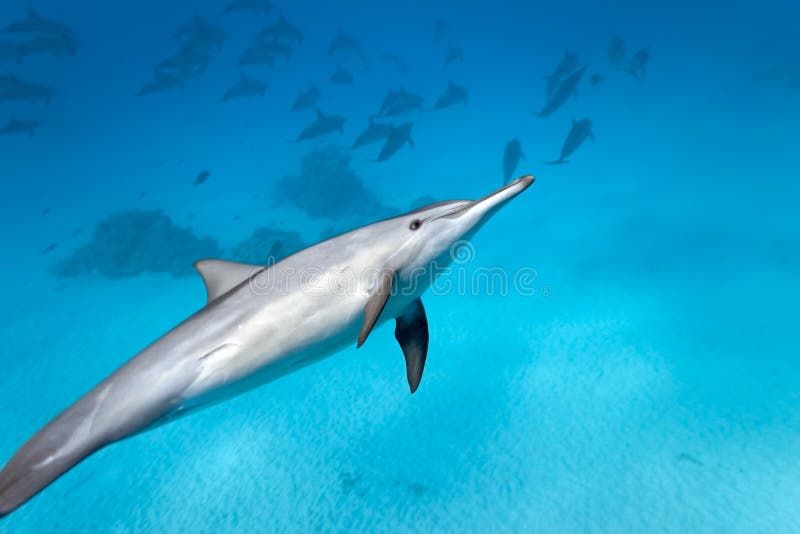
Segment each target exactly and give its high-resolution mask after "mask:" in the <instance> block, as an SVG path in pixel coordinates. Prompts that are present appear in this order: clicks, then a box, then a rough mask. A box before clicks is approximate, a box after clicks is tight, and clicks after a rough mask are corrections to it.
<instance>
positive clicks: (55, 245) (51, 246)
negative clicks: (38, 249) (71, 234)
mask: <svg viewBox="0 0 800 534" xmlns="http://www.w3.org/2000/svg"><path fill="white" fill-rule="evenodd" d="M56 248H58V243H50V244H49V245H47V246H46V247H44V248H43V249H42V254H48V253H50V252H53V251H54V250H55V249H56Z"/></svg>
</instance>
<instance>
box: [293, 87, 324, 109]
mask: <svg viewBox="0 0 800 534" xmlns="http://www.w3.org/2000/svg"><path fill="white" fill-rule="evenodd" d="M317 100H319V89H317V88H316V87H314V86H313V85H312V86H311V87H309V88H308V90H306V91H300V94H298V95H297V98H295V99H294V102H293V103H292V111H300V110H303V109H313V108H316V107H317Z"/></svg>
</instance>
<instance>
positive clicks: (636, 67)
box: [628, 48, 650, 80]
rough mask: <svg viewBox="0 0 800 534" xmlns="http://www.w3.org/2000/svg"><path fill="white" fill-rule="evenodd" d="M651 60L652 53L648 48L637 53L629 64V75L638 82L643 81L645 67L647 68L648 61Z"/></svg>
mask: <svg viewBox="0 0 800 534" xmlns="http://www.w3.org/2000/svg"><path fill="white" fill-rule="evenodd" d="M649 59H650V51H649V50H648V49H646V48H644V49H642V50H639V51H638V52H636V53H635V54H634V55H633V56H632V57H631V59H630V61H629V62H628V73H629V74H630V75H631V76H633V77H634V78H636V79H637V80H641V79H643V78H644V74H645V67H647V61H648V60H649Z"/></svg>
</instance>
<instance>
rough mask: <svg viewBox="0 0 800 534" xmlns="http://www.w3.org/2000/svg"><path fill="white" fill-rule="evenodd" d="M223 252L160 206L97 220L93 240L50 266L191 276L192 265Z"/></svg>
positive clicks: (81, 271)
mask: <svg viewBox="0 0 800 534" xmlns="http://www.w3.org/2000/svg"><path fill="white" fill-rule="evenodd" d="M219 254H220V249H219V247H218V246H217V242H216V241H215V240H214V239H211V238H198V237H197V236H195V235H194V234H193V233H192V231H191V230H190V229H189V228H185V227H181V226H176V225H175V224H174V223H173V222H172V219H170V218H169V217H168V216H167V215H166V214H164V213H162V212H161V211H158V210H130V211H122V212H119V213H115V214H113V215H111V216H109V217H108V218H107V219H105V220H103V221H101V222H100V223H98V225H97V226H96V227H95V229H94V234H93V237H92V241H91V242H90V243H89V244H87V245H84V246H82V247H80V248H78V249H76V250H75V251H74V252H73V253H72V255H71V256H70V257H69V258H67V259H66V260H63V261H61V262H59V263H56V264H55V265H53V267H52V272H53V274H54V275H55V276H57V277H59V278H69V277H74V276H80V275H87V274H94V273H97V274H100V275H102V276H105V277H107V278H112V279H118V278H126V277H129V276H136V275H139V274H141V273H169V274H171V275H173V276H187V275H191V274H192V273H193V272H194V269H193V267H192V265H193V264H194V262H195V261H197V260H199V259H203V258H215V257H218V256H219Z"/></svg>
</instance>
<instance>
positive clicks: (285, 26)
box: [258, 13, 303, 44]
mask: <svg viewBox="0 0 800 534" xmlns="http://www.w3.org/2000/svg"><path fill="white" fill-rule="evenodd" d="M258 36H259V37H261V38H265V37H266V38H271V39H277V40H279V41H284V42H287V43H297V44H301V43H302V42H303V32H301V31H300V30H299V29H298V28H297V26H295V25H294V24H291V23H290V22H289V21H288V20H286V17H284V16H283V13H280V15H278V20H276V21H275V22H274V23H272V24H270V25H268V26H264V27H263V28H262V29H261V31H260V32H259V33H258Z"/></svg>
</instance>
